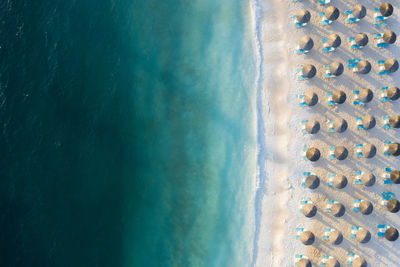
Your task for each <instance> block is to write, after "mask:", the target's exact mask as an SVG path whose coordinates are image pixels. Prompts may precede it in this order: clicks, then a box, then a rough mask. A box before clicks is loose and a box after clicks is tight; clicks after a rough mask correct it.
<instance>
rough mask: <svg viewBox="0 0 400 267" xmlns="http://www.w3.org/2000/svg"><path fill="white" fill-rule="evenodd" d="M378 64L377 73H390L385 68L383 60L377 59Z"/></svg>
mask: <svg viewBox="0 0 400 267" xmlns="http://www.w3.org/2000/svg"><path fill="white" fill-rule="evenodd" d="M378 66H379V69H380V71H379V75H388V74H390V72H389V71H387V70H385V60H378Z"/></svg>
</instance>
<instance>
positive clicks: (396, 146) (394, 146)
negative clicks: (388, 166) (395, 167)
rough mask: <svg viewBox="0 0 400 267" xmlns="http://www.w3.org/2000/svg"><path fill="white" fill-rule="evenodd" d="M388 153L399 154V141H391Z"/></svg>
mask: <svg viewBox="0 0 400 267" xmlns="http://www.w3.org/2000/svg"><path fill="white" fill-rule="evenodd" d="M389 153H390V155H392V156H395V157H397V156H400V144H399V143H391V144H390V145H389Z"/></svg>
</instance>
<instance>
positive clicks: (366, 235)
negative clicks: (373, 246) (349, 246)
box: [356, 228, 371, 243]
mask: <svg viewBox="0 0 400 267" xmlns="http://www.w3.org/2000/svg"><path fill="white" fill-rule="evenodd" d="M356 240H357V241H358V242H360V243H368V242H369V241H370V240H371V233H370V232H369V231H368V230H367V229H364V228H362V229H360V230H358V231H357V234H356Z"/></svg>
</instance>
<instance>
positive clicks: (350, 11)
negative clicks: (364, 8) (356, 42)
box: [346, 10, 360, 24]
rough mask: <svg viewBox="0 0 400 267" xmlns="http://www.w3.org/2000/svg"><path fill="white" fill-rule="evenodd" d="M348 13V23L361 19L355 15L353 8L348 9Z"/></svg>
mask: <svg viewBox="0 0 400 267" xmlns="http://www.w3.org/2000/svg"><path fill="white" fill-rule="evenodd" d="M346 14H347V20H346V22H347V23H350V24H351V23H357V22H359V21H360V19H359V18H355V17H354V16H353V11H352V10H346Z"/></svg>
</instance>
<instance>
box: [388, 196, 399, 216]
mask: <svg viewBox="0 0 400 267" xmlns="http://www.w3.org/2000/svg"><path fill="white" fill-rule="evenodd" d="M386 208H387V209H388V211H390V212H391V213H397V212H399V210H400V202H399V201H398V200H397V199H395V198H392V199H390V200H389V201H388V202H387V203H386Z"/></svg>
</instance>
